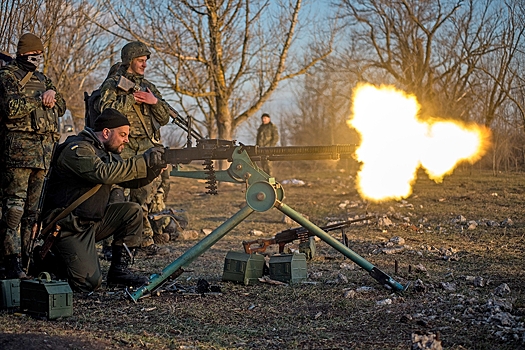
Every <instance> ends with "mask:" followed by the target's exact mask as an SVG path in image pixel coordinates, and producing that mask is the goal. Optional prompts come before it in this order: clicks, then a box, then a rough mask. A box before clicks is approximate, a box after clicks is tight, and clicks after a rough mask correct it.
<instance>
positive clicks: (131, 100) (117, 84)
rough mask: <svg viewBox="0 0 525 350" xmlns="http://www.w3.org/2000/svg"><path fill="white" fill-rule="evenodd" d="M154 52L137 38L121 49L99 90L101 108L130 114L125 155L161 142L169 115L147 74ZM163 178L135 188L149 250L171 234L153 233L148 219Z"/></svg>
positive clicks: (133, 196) (133, 197)
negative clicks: (129, 86) (118, 61)
mask: <svg viewBox="0 0 525 350" xmlns="http://www.w3.org/2000/svg"><path fill="white" fill-rule="evenodd" d="M150 55H151V52H150V51H149V50H148V48H147V47H146V45H144V44H143V43H141V42H138V41H134V42H130V43H128V44H126V45H125V46H124V47H123V48H122V50H121V59H122V62H121V64H120V67H119V68H118V70H117V72H116V73H115V74H114V75H112V76H110V77H108V78H107V79H106V80H105V81H104V83H103V84H102V87H101V91H100V110H102V111H103V110H104V109H106V108H114V109H116V110H118V111H120V112H121V113H122V114H124V115H125V116H126V117H128V119H129V122H130V124H131V127H130V135H129V143H127V144H126V146H125V147H124V150H123V151H122V158H123V159H129V158H130V157H133V156H135V155H137V154H141V153H143V152H144V151H146V150H147V149H149V148H151V147H153V146H156V145H157V146H159V145H160V146H161V144H160V127H161V126H162V125H166V124H167V123H168V121H169V119H170V115H169V106H168V104H167V103H166V102H165V101H164V100H163V99H162V96H161V94H160V92H159V91H158V90H157V88H156V87H155V85H153V84H152V83H151V82H149V81H148V80H146V79H145V78H144V71H145V69H146V66H147V60H148V59H149V57H150ZM122 80H125V81H128V82H132V83H133V84H134V88H132V89H129V90H126V89H125V88H123V85H122ZM161 182H162V180H161V178H160V177H159V178H158V179H155V180H154V181H153V182H151V183H150V184H148V185H147V186H145V187H142V188H139V189H132V190H131V191H130V195H129V199H130V201H133V202H136V203H138V204H140V205H141V207H142V210H143V214H144V218H143V220H144V232H143V242H142V247H151V248H153V249H150V250H149V252H150V253H158V252H159V251H158V250H157V249H156V246H155V245H154V243H157V244H158V243H166V242H167V241H169V234H159V235H155V236H154V234H153V229H152V227H151V224H150V222H149V220H148V213H149V211H150V206H151V202H152V201H153V199H154V198H155V195H156V194H157V190H158V188H159V187H160V185H161Z"/></svg>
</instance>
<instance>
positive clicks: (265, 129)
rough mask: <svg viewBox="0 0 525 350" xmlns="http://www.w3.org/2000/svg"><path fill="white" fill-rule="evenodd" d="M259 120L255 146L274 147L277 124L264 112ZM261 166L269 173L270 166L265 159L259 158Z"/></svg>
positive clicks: (277, 136)
mask: <svg viewBox="0 0 525 350" xmlns="http://www.w3.org/2000/svg"><path fill="white" fill-rule="evenodd" d="M261 121H262V123H261V125H260V126H259V129H257V146H260V147H274V146H275V145H277V142H278V141H279V131H278V130H277V126H276V125H275V124H274V123H272V122H271V120H270V115H269V114H267V113H264V114H263V115H262V116H261ZM261 168H262V170H263V171H264V172H265V173H267V174H268V175H271V173H272V166H271V164H270V162H269V161H268V160H267V159H262V160H261Z"/></svg>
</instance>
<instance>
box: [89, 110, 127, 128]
mask: <svg viewBox="0 0 525 350" xmlns="http://www.w3.org/2000/svg"><path fill="white" fill-rule="evenodd" d="M124 125H129V120H128V118H126V116H125V115H124V114H122V113H120V112H119V111H117V110H116V109H113V108H106V109H105V110H103V111H102V113H100V115H99V116H98V117H97V119H95V124H94V126H93V130H94V131H102V130H104V129H105V128H108V129H114V128H118V127H119V126H124Z"/></svg>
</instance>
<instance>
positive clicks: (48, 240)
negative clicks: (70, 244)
mask: <svg viewBox="0 0 525 350" xmlns="http://www.w3.org/2000/svg"><path fill="white" fill-rule="evenodd" d="M59 233H60V226H59V225H55V230H53V232H51V233H50V234H49V235H47V237H46V239H45V240H44V244H43V245H42V249H40V258H42V260H44V258H45V257H46V255H47V253H48V252H49V250H50V249H51V247H52V246H53V243H55V240H56V238H57V237H58V234H59Z"/></svg>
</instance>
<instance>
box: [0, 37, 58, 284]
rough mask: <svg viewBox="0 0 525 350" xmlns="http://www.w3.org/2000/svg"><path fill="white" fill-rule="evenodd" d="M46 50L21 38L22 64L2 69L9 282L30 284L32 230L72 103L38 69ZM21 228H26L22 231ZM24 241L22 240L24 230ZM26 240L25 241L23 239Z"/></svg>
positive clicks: (0, 129) (1, 176)
mask: <svg viewBox="0 0 525 350" xmlns="http://www.w3.org/2000/svg"><path fill="white" fill-rule="evenodd" d="M43 51H44V46H43V45H42V41H41V40H40V38H38V37H37V36H35V35H33V34H30V33H27V34H24V35H22V36H21V37H20V40H19V41H18V47H17V52H16V58H15V59H14V60H13V61H11V62H10V63H9V64H7V65H6V66H5V67H3V68H2V69H0V120H1V121H0V142H1V143H2V147H0V148H1V149H2V154H1V155H0V157H1V162H0V164H1V165H0V166H1V167H2V169H1V170H0V183H1V188H2V189H3V195H2V213H3V215H2V219H1V220H0V242H1V244H2V246H1V249H2V251H1V255H2V256H3V265H4V266H3V267H4V269H5V272H4V274H5V276H4V277H5V278H8V279H9V278H26V277H27V276H26V274H25V272H24V270H23V269H22V266H21V261H20V255H22V261H23V262H24V266H26V263H27V260H28V259H29V248H30V247H29V242H30V238H31V226H32V224H33V223H34V221H35V220H36V212H37V207H38V200H39V196H40V193H41V190H42V185H43V182H44V177H45V174H46V171H47V170H48V169H49V164H50V161H51V152H52V149H53V145H54V143H55V142H56V141H58V139H59V138H60V134H59V133H58V118H59V117H61V116H62V115H63V114H64V112H65V111H66V102H65V101H64V99H63V97H62V95H61V94H60V93H58V92H57V91H56V88H55V86H54V85H53V83H52V82H51V80H50V79H49V78H48V77H46V76H45V75H44V74H42V73H41V72H39V71H38V70H37V69H38V67H39V66H40V63H41V62H42V57H43V56H42V53H43ZM20 224H21V225H20ZM19 225H20V226H21V227H20V233H21V234H20V236H21V237H19V236H18V231H17V229H18V226H19ZM20 238H21V239H20Z"/></svg>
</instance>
